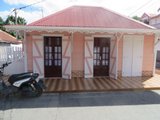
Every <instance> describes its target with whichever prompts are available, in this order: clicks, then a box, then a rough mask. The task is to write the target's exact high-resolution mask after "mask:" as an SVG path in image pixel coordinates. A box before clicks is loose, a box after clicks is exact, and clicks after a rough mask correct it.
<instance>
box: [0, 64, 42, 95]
mask: <svg viewBox="0 0 160 120" xmlns="http://www.w3.org/2000/svg"><path fill="white" fill-rule="evenodd" d="M9 64H11V62H6V63H4V64H2V66H1V67H0V94H1V95H2V96H4V97H8V96H11V95H12V96H13V95H19V96H22V97H39V96H41V95H42V93H43V90H44V89H45V85H44V82H43V80H42V79H39V80H37V78H38V76H39V74H38V73H33V72H26V73H20V74H13V75H11V76H10V77H9V78H8V83H9V85H7V84H6V82H5V80H4V79H3V78H2V77H4V74H3V73H4V68H5V67H7V66H8V65H9Z"/></svg>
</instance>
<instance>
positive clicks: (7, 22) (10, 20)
mask: <svg viewBox="0 0 160 120" xmlns="http://www.w3.org/2000/svg"><path fill="white" fill-rule="evenodd" d="M15 23H16V19H15V16H13V15H10V16H8V17H7V19H6V20H5V21H4V25H14V24H15ZM26 24H27V22H26V20H25V19H24V18H22V17H17V25H26ZM8 33H9V34H11V35H12V36H14V37H15V36H16V32H13V31H12V32H8ZM21 38H23V36H20V35H18V39H21Z"/></svg>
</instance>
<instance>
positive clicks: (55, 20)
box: [28, 6, 151, 29]
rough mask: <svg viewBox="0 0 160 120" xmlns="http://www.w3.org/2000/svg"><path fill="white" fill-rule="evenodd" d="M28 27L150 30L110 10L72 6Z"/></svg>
mask: <svg viewBox="0 0 160 120" xmlns="http://www.w3.org/2000/svg"><path fill="white" fill-rule="evenodd" d="M28 26H53V27H96V28H128V29H147V28H148V29H151V27H150V26H147V25H145V24H143V23H140V22H137V21H135V20H132V19H130V18H128V17H125V16H122V15H120V14H118V13H115V12H113V11H111V10H108V9H104V8H102V7H90V6H72V7H69V8H67V9H64V10H62V11H59V12H57V13H54V14H52V15H49V16H47V17H44V18H42V19H40V20H38V21H35V22H33V23H31V24H28Z"/></svg>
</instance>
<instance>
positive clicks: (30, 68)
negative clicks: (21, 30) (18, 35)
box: [26, 34, 33, 71]
mask: <svg viewBox="0 0 160 120" xmlns="http://www.w3.org/2000/svg"><path fill="white" fill-rule="evenodd" d="M26 44H27V65H28V71H33V51H32V36H31V35H30V34H26Z"/></svg>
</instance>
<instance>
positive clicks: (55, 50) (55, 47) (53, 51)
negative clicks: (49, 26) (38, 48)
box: [44, 37, 62, 77]
mask: <svg viewBox="0 0 160 120" xmlns="http://www.w3.org/2000/svg"><path fill="white" fill-rule="evenodd" d="M44 70H45V77H62V37H44Z"/></svg>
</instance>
